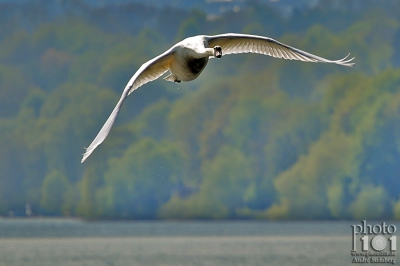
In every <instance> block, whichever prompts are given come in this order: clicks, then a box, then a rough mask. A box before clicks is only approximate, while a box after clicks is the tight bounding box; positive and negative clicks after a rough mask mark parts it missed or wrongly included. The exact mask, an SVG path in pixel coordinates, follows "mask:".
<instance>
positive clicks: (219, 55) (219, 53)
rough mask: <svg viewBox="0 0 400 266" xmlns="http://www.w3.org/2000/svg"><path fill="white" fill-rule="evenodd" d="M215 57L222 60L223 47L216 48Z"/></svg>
mask: <svg viewBox="0 0 400 266" xmlns="http://www.w3.org/2000/svg"><path fill="white" fill-rule="evenodd" d="M214 57H216V58H221V57H222V49H221V46H215V47H214Z"/></svg>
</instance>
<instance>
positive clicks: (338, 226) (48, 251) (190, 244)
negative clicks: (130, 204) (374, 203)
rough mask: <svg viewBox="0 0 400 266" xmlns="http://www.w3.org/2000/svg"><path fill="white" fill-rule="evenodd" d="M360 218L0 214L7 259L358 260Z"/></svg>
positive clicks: (2, 264) (0, 261) (1, 251)
mask: <svg viewBox="0 0 400 266" xmlns="http://www.w3.org/2000/svg"><path fill="white" fill-rule="evenodd" d="M356 223H357V222H243V221H240V222H83V221H80V220H62V219H0V266H11V265H12V266H19V265H32V266H36V265H37V266H39V265H40V266H47V265H48V266H50V265H51V266H53V265H60V266H64V265H65V266H67V265H68V266H72V265H74V266H75V265H76V266H78V265H87V266H89V265H93V266H103V265H104V266H106V265H107V266H117V265H118V266H119V265H121V266H122V265H139V266H142V265H143V266H144V265H146V266H148V265H165V266H166V265H171V266H172V265H174V266H175V265H176V266H180V265H182V266H183V265H185V266H195V265H196V266H197V265H199V266H200V265H202V266H203V265H204V266H206V265H207V266H208V265H209V266H213V265H215V266H217V265H218V266H219V265H249V266H251V265H310V266H312V265H355V264H353V263H351V261H352V257H351V255H350V250H351V245H352V238H351V227H350V226H351V225H352V224H356ZM396 226H398V225H397V224H396ZM375 265H382V264H375ZM386 265H388V264H386Z"/></svg>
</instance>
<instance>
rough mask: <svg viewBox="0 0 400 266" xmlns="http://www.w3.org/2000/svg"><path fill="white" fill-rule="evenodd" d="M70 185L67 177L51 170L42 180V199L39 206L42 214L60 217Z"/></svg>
mask: <svg viewBox="0 0 400 266" xmlns="http://www.w3.org/2000/svg"><path fill="white" fill-rule="evenodd" d="M69 186H70V184H69V182H68V179H67V177H66V176H65V175H64V174H63V173H61V172H60V171H57V170H53V171H52V172H50V173H49V174H47V175H46V177H45V178H44V180H43V186H42V193H41V194H42V199H41V201H40V206H41V207H42V208H43V210H44V212H45V213H47V214H52V215H60V214H61V213H62V210H63V205H64V202H65V199H66V195H67V192H68V190H69V189H70V188H69Z"/></svg>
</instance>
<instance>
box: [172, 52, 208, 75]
mask: <svg viewBox="0 0 400 266" xmlns="http://www.w3.org/2000/svg"><path fill="white" fill-rule="evenodd" d="M207 62H208V57H200V58H195V57H192V56H178V57H175V60H173V61H172V62H171V65H170V70H171V72H172V74H173V75H174V76H175V77H176V78H177V79H178V80H182V81H191V80H194V79H196V78H197V77H198V76H199V75H200V73H201V72H202V71H203V69H204V68H205V67H206V65H207Z"/></svg>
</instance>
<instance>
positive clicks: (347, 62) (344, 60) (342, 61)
mask: <svg viewBox="0 0 400 266" xmlns="http://www.w3.org/2000/svg"><path fill="white" fill-rule="evenodd" d="M349 56H350V53H349V54H347V55H346V56H345V57H344V58H342V59H340V60H336V61H333V62H334V63H335V64H338V65H342V66H348V67H352V66H353V65H354V64H355V63H354V62H352V61H353V60H354V59H355V57H352V58H350V59H347V58H349Z"/></svg>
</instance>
